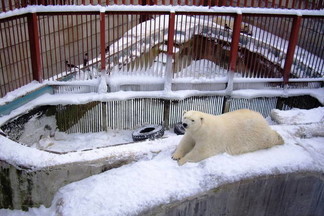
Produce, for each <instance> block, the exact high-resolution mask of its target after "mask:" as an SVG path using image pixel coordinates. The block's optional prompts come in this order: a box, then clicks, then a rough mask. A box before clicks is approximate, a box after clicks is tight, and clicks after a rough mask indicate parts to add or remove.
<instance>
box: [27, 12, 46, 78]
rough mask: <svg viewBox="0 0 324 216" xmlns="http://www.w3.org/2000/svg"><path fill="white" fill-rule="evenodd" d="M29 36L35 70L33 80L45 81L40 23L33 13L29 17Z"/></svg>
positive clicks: (33, 68)
mask: <svg viewBox="0 0 324 216" xmlns="http://www.w3.org/2000/svg"><path fill="white" fill-rule="evenodd" d="M27 22H28V34H29V42H30V52H31V53H32V54H31V64H32V70H33V79H34V80H37V81H39V82H42V81H43V75H42V73H41V57H40V43H39V34H38V21H37V15H36V14H35V13H31V14H28V15H27Z"/></svg>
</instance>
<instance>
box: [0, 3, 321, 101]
mask: <svg viewBox="0 0 324 216" xmlns="http://www.w3.org/2000/svg"><path fill="white" fill-rule="evenodd" d="M122 8H123V9H122ZM125 8H126V9H125ZM171 8H172V7H171ZM171 8H167V9H165V8H164V9H161V10H155V11H143V10H138V11H134V10H132V7H131V6H130V7H129V8H128V9H129V10H127V6H123V7H121V8H119V9H118V8H117V9H116V8H115V10H109V8H105V9H104V11H103V10H102V11H101V12H100V11H99V10H100V7H99V8H97V9H95V10H94V11H87V10H88V8H87V7H85V8H84V7H82V6H79V7H76V8H74V9H73V11H71V9H64V11H62V8H55V7H54V8H52V11H48V10H43V11H42V9H41V8H38V11H37V8H36V9H35V10H36V12H35V13H29V12H24V11H22V12H21V13H18V14H17V15H12V16H11V15H9V16H3V17H2V18H1V19H0V27H1V33H0V42H1V43H0V51H1V55H0V62H1V75H0V79H1V84H0V86H1V92H0V93H1V96H2V97H3V96H4V95H5V94H6V93H7V92H9V91H13V90H15V89H17V88H19V87H21V86H23V85H26V84H28V83H30V82H31V81H33V80H36V81H39V82H43V81H55V80H61V81H65V80H91V79H94V78H98V77H100V75H101V71H105V72H106V73H107V75H108V76H109V77H110V78H109V80H111V83H110V87H111V91H114V90H116V91H117V90H125V89H126V90H142V89H141V88H140V87H135V88H133V87H131V86H132V85H134V84H136V81H135V80H143V77H146V78H147V77H149V78H150V80H149V82H148V81H147V80H146V83H147V85H146V87H145V88H144V90H161V89H163V88H165V87H166V86H165V85H166V84H165V82H166V81H165V78H167V77H168V76H169V81H168V82H169V84H170V83H175V84H176V85H174V86H173V87H170V88H171V90H183V89H190V88H192V87H193V86H195V85H196V86H199V85H200V87H198V90H219V89H224V88H225V87H226V86H227V85H228V83H227V81H228V76H229V74H230V73H228V72H229V71H232V72H234V76H235V77H236V78H238V79H237V80H239V79H241V78H248V79H245V80H244V79H243V80H240V81H239V83H237V84H236V88H241V87H242V86H243V84H244V82H251V78H265V79H268V81H266V82H270V84H269V85H270V86H274V87H277V86H278V84H279V86H280V85H281V86H282V84H287V83H291V85H290V86H293V84H292V82H295V81H299V82H302V84H303V85H305V82H308V83H312V82H318V81H319V82H321V81H323V71H324V64H323V52H321V51H322V50H323V44H324V43H323V37H322V33H321V25H322V24H321V23H322V22H323V17H324V15H323V13H321V12H317V13H315V12H312V13H302V12H300V13H299V14H298V15H296V12H291V13H289V12H285V13H284V14H282V13H279V14H276V13H274V12H273V11H268V12H266V11H263V12H258V10H252V9H248V10H246V11H244V8H242V9H241V11H242V14H241V13H238V12H237V10H235V9H233V11H232V12H231V11H229V12H224V10H223V9H218V11H217V10H216V11H215V10H201V11H196V9H195V12H194V11H191V12H183V11H175V12H171V13H170V10H171ZM168 58H169V60H168ZM168 61H169V62H172V64H169V65H168V64H167V62H168ZM171 70H172V71H171ZM166 71H167V72H166ZM201 71H203V73H202V72H201ZM115 75H117V78H116V76H115ZM129 76H131V78H128V79H127V81H126V78H125V77H129ZM114 77H115V78H114ZM123 77H124V79H123ZM188 78H193V79H195V82H196V84H194V83H192V82H191V84H190V85H186V84H187V83H188V82H187V81H186V79H188ZM269 78H274V79H272V80H271V79H269ZM150 82H152V83H155V84H157V83H159V85H160V87H158V88H156V87H154V88H155V89H154V88H153V87H152V88H151V87H150ZM271 82H273V83H274V84H271ZM217 83H223V84H219V85H221V86H219V85H218V84H217ZM242 83H243V84H242ZM269 85H268V86H269ZM310 85H312V84H310ZM320 85H321V84H319V86H320ZM116 86H117V87H116ZM201 86H203V87H201ZM306 86H308V87H309V85H308V84H307V85H306ZM314 86H315V87H318V85H314ZM128 88H129V89H128ZM234 88H235V87H234Z"/></svg>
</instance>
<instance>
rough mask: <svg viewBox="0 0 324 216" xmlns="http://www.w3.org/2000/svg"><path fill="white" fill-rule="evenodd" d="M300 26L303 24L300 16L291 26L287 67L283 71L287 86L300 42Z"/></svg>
mask: <svg viewBox="0 0 324 216" xmlns="http://www.w3.org/2000/svg"><path fill="white" fill-rule="evenodd" d="M300 24H301V16H299V15H298V16H296V17H294V20H293V23H292V26H291V32H290V37H289V44H288V49H287V55H286V60H285V66H284V70H283V73H284V74H283V82H284V85H286V84H287V83H288V80H289V75H290V71H291V66H292V64H293V61H294V54H295V48H296V45H297V42H298V33H299V29H300Z"/></svg>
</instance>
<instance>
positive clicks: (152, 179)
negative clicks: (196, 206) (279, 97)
mask: <svg viewBox="0 0 324 216" xmlns="http://www.w3.org/2000/svg"><path fill="white" fill-rule="evenodd" d="M272 116H273V119H274V120H277V121H279V122H280V124H277V123H276V122H274V121H271V120H270V119H268V120H269V122H270V124H271V127H272V128H273V129H274V130H276V131H278V132H279V133H280V134H281V135H282V136H283V138H284V140H285V144H284V145H282V146H276V147H273V148H271V149H266V150H260V151H257V152H252V153H248V154H242V155H238V156H231V155H228V154H226V153H224V154H220V155H216V156H214V157H211V158H209V159H206V160H203V161H201V162H199V163H187V164H185V165H184V166H181V167H180V166H178V164H177V163H176V162H175V161H173V160H171V158H170V157H171V154H172V152H173V151H174V149H175V148H176V145H177V144H178V143H179V141H180V139H181V137H182V136H168V137H167V138H164V139H159V140H155V141H146V142H142V143H139V144H133V145H128V146H120V147H114V148H115V149H114V150H111V153H112V154H114V152H115V154H116V152H118V150H117V148H120V149H119V153H123V152H124V153H126V152H130V151H131V152H134V153H136V152H139V151H143V149H151V150H150V151H149V152H150V153H149V154H148V155H146V157H144V158H143V159H141V160H140V161H138V162H134V163H131V164H128V165H125V166H122V167H120V168H117V169H113V170H109V171H106V172H104V173H101V174H98V175H94V176H92V177H89V178H86V179H84V180H81V181H78V182H74V183H71V184H69V185H66V186H64V187H63V188H61V189H60V190H59V191H58V192H57V194H56V196H55V198H54V200H53V202H52V206H51V207H50V208H45V207H44V206H42V207H40V208H32V209H30V210H29V211H28V212H22V211H19V210H13V211H11V210H6V209H1V210H0V215H1V216H20V215H24V216H40V215H49V216H50V215H69V216H73V215H75V216H82V215H87V216H88V215H96V216H98V215H136V214H139V213H140V212H141V211H143V210H145V209H148V208H151V207H154V206H157V205H160V204H166V203H170V202H172V201H176V200H181V199H184V198H186V197H188V196H192V195H195V194H197V193H200V192H203V191H206V190H209V189H212V188H214V187H217V186H220V185H222V184H226V183H229V182H234V181H238V180H241V179H245V178H250V177H254V176H261V175H268V174H280V173H290V172H298V171H319V172H324V108H323V107H322V108H316V109H313V110H310V111H306V110H299V109H294V110H292V111H279V110H273V112H272ZM291 119H294V121H293V122H292V121H291ZM314 131H315V132H314ZM84 141H85V142H88V140H87V139H85V140H84ZM79 142H82V141H81V140H79ZM11 147H12V145H11ZM7 148H9V147H8V146H6V145H5V144H4V145H3V144H1V145H0V159H4V158H3V157H4V154H2V153H1V152H5V150H6V149H7ZM34 150H35V151H36V149H34ZM103 151H104V150H103ZM11 154H12V157H13V155H14V154H13V153H12V152H11ZM46 154H47V155H48V156H49V155H51V154H49V153H46ZM73 154H75V153H70V155H69V156H68V157H70V158H73ZM78 154H81V153H80V152H79V153H78ZM7 157H8V156H7ZM44 157H45V156H44ZM51 157H52V158H51V160H53V161H55V160H56V159H55V158H54V157H53V156H51ZM11 160H13V161H14V160H22V159H19V156H16V158H11ZM44 160H47V158H43V160H42V161H44Z"/></svg>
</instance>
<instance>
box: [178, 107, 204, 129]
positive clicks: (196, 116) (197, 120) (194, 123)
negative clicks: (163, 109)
mask: <svg viewBox="0 0 324 216" xmlns="http://www.w3.org/2000/svg"><path fill="white" fill-rule="evenodd" d="M202 123H203V116H202V114H201V112H198V111H193V110H191V111H184V112H183V115H182V125H183V127H184V128H185V129H186V130H190V131H195V130H197V129H199V128H200V126H201V125H202Z"/></svg>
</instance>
